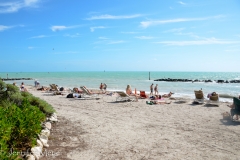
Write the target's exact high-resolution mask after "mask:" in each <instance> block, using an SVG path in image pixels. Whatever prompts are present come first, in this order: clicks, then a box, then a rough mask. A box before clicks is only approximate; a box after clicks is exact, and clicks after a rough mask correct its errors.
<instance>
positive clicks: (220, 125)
mask: <svg viewBox="0 0 240 160" xmlns="http://www.w3.org/2000/svg"><path fill="white" fill-rule="evenodd" d="M29 91H30V92H31V93H32V94H33V95H34V96H37V97H40V98H41V99H44V100H45V101H47V102H48V103H50V104H51V105H52V106H53V107H54V108H55V109H56V111H57V115H58V116H59V117H64V118H66V119H68V120H70V121H71V122H73V123H72V125H73V126H72V127H71V128H72V130H75V129H77V128H78V127H81V128H82V129H83V130H84V131H85V134H81V135H80V134H79V136H81V138H83V139H84V141H85V142H86V144H87V147H86V148H85V149H84V150H79V149H78V148H77V147H75V148H74V149H71V150H68V152H66V154H67V155H65V156H66V157H68V158H69V159H76V160H77V159H88V160H89V159H211V160H212V159H218V160H219V159H223V160H227V159H238V158H239V156H240V152H239V148H240V122H227V121H223V120H222V115H221V113H223V112H226V111H229V108H228V107H227V103H220V105H219V107H209V106H205V104H203V105H192V101H193V100H191V99H185V100H184V101H185V102H186V103H184V101H183V102H182V103H180V104H179V103H175V102H176V100H170V101H172V103H171V104H159V105H147V104H146V100H145V99H144V100H142V99H140V100H139V102H124V103H115V99H116V97H115V96H107V95H104V96H100V97H101V99H100V100H75V99H69V98H66V95H65V96H61V95H57V96H46V95H45V94H44V92H41V91H34V90H31V88H29ZM168 101H169V100H168ZM57 123H58V122H57ZM63 143H64V142H63ZM71 143H73V142H72V141H71V142H69V143H64V144H62V145H66V147H67V146H74V145H76V143H77V142H75V143H74V144H71Z"/></svg>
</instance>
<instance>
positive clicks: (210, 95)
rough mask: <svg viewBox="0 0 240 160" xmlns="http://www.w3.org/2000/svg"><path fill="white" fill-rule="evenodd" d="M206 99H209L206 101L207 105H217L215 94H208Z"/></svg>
mask: <svg viewBox="0 0 240 160" xmlns="http://www.w3.org/2000/svg"><path fill="white" fill-rule="evenodd" d="M207 98H209V100H208V101H207V104H212V105H217V106H218V105H219V104H218V103H219V96H218V94H217V93H216V92H212V93H209V94H208V95H207Z"/></svg>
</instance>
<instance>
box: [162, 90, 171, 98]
mask: <svg viewBox="0 0 240 160" xmlns="http://www.w3.org/2000/svg"><path fill="white" fill-rule="evenodd" d="M173 94H174V93H172V92H171V91H170V92H169V93H168V94H163V95H162V97H164V98H169V97H171V96H172V95H173Z"/></svg>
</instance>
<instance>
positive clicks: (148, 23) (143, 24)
mask: <svg viewBox="0 0 240 160" xmlns="http://www.w3.org/2000/svg"><path fill="white" fill-rule="evenodd" d="M222 17H223V16H221V15H219V16H213V17H203V18H177V19H168V20H152V21H143V22H140V26H141V27H143V28H147V27H150V26H155V25H160V24H168V23H179V22H191V21H205V20H209V19H217V18H222Z"/></svg>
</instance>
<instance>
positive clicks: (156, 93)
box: [154, 84, 158, 95]
mask: <svg viewBox="0 0 240 160" xmlns="http://www.w3.org/2000/svg"><path fill="white" fill-rule="evenodd" d="M154 92H155V95H158V84H156V86H155V87H154Z"/></svg>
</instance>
